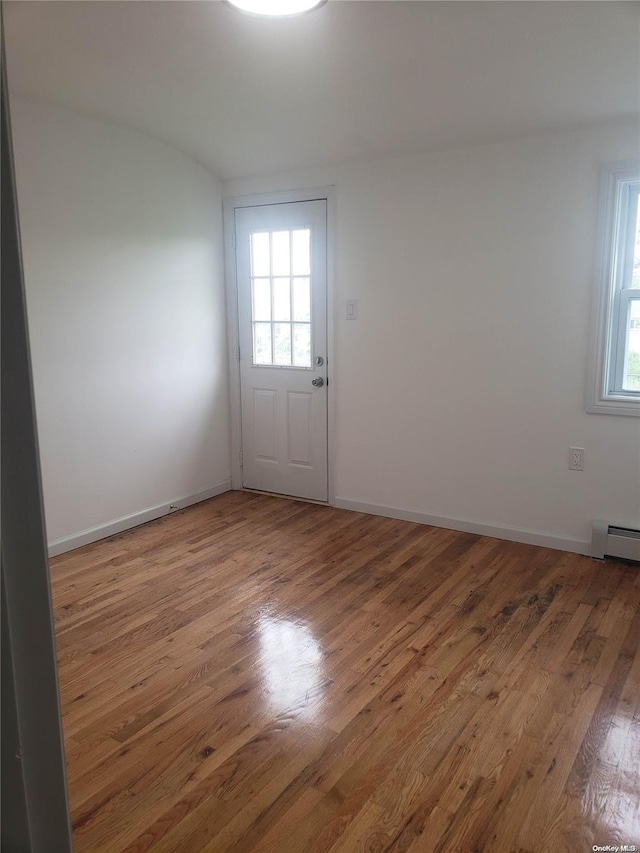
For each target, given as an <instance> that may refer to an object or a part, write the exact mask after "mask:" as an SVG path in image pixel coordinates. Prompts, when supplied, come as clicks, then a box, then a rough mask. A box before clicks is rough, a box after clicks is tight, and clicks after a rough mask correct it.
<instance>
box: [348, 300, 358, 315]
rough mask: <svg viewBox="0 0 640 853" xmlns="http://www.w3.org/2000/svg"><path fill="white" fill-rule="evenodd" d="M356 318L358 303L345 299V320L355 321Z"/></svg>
mask: <svg viewBox="0 0 640 853" xmlns="http://www.w3.org/2000/svg"><path fill="white" fill-rule="evenodd" d="M357 317H358V303H357V302H356V300H355V299H347V320H356V319H357Z"/></svg>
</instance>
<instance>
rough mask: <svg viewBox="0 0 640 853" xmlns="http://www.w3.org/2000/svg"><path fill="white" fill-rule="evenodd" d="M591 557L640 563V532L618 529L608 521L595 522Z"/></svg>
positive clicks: (634, 529) (592, 531)
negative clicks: (613, 558) (616, 558)
mask: <svg viewBox="0 0 640 853" xmlns="http://www.w3.org/2000/svg"><path fill="white" fill-rule="evenodd" d="M591 556H592V557H595V558H596V559H597V560H603V559H604V558H605V557H618V558H620V559H622V560H637V561H638V562H639V563H640V530H638V529H637V528H634V527H617V526H616V525H615V524H609V522H608V521H594V522H593V525H592V528H591Z"/></svg>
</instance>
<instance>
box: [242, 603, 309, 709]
mask: <svg viewBox="0 0 640 853" xmlns="http://www.w3.org/2000/svg"><path fill="white" fill-rule="evenodd" d="M258 636H259V638H260V665H261V668H262V673H263V676H264V680H265V686H266V690H267V693H268V696H269V701H270V703H271V704H272V705H273V706H274V709H275V710H277V711H279V712H281V711H286V710H299V711H305V712H306V713H305V716H307V714H308V713H310V714H312V715H315V714H316V713H317V712H318V711H319V709H320V706H321V703H322V691H321V690H320V685H321V684H322V681H323V677H324V674H323V667H322V659H323V656H322V650H321V648H320V646H319V644H318V642H317V641H316V639H315V638H314V636H313V634H312V633H311V631H310V630H309V629H308V628H307V627H305V626H304V625H302V624H300V623H298V622H291V621H290V620H288V619H274V618H272V617H270V616H261V617H260V618H259V620H258Z"/></svg>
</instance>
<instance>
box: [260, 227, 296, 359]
mask: <svg viewBox="0 0 640 853" xmlns="http://www.w3.org/2000/svg"><path fill="white" fill-rule="evenodd" d="M310 239H311V232H310V230H309V229H308V228H295V229H290V230H279V231H256V232H253V233H252V234H251V293H252V314H251V322H252V325H253V363H254V364H256V365H273V366H278V367H305V368H310V367H311V277H310V276H311V254H310Z"/></svg>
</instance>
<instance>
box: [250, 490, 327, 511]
mask: <svg viewBox="0 0 640 853" xmlns="http://www.w3.org/2000/svg"><path fill="white" fill-rule="evenodd" d="M240 491H241V492H249V493H250V494H252V495H264V496H265V497H267V498H283V500H285V501H299V502H300V503H303V504H315V505H316V506H331V504H330V503H329V501H316V500H314V499H313V498H300V497H298V496H297V495H279V494H278V493H277V492H263V491H262V490H261V489H247V488H246V487H245V486H243V487H242V488H241V489H240Z"/></svg>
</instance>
